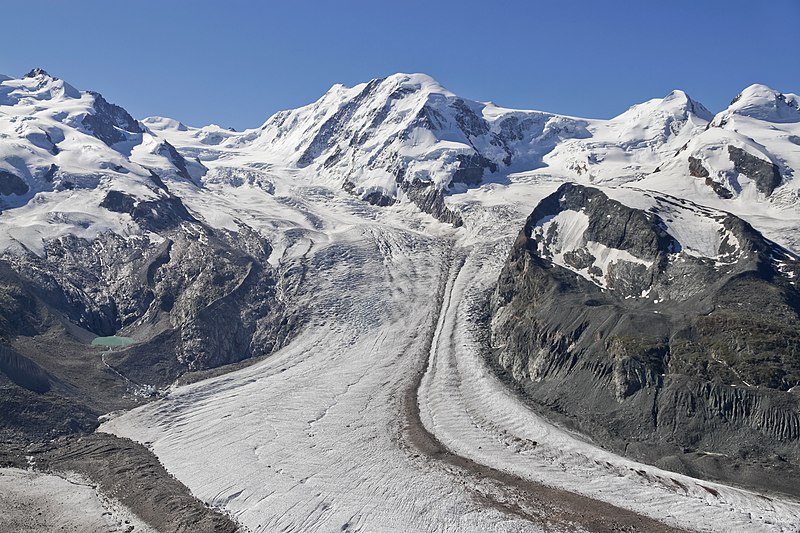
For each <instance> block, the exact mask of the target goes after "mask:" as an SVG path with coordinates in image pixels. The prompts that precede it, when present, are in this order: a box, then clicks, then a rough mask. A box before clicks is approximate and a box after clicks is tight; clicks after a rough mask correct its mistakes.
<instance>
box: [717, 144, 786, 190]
mask: <svg viewBox="0 0 800 533" xmlns="http://www.w3.org/2000/svg"><path fill="white" fill-rule="evenodd" d="M728 155H729V157H730V160H731V162H732V163H733V165H734V168H735V169H736V172H739V173H740V174H745V175H746V176H747V177H748V178H750V179H751V180H753V181H755V182H756V188H757V189H758V191H759V192H762V193H764V194H765V195H766V196H769V195H770V194H772V191H774V190H775V188H776V187H777V186H778V185H780V184H781V173H780V170H779V169H778V167H777V165H775V164H773V163H770V162H769V161H764V160H763V159H759V158H757V157H755V156H753V155H750V154H748V153H747V152H745V151H744V150H742V149H741V148H736V147H735V146H730V145H728Z"/></svg>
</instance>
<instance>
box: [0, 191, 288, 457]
mask: <svg viewBox="0 0 800 533" xmlns="http://www.w3.org/2000/svg"><path fill="white" fill-rule="evenodd" d="M103 206H104V207H105V208H107V209H111V210H113V211H117V212H124V213H128V214H130V215H131V217H132V219H133V220H134V222H136V223H137V224H139V225H140V226H141V227H142V228H144V229H148V230H150V231H151V232H154V233H156V234H157V235H158V237H154V238H156V239H161V241H160V242H154V241H151V238H149V237H145V236H133V237H127V238H126V237H121V236H118V235H116V234H114V233H107V234H104V235H101V236H99V237H98V238H96V239H95V240H86V239H82V238H79V237H76V236H72V235H68V236H63V237H60V238H58V239H54V240H51V241H47V242H46V243H45V250H44V255H43V256H37V255H34V254H32V253H31V254H27V255H19V254H17V255H11V254H9V255H5V256H3V257H2V258H0V441H8V440H11V441H17V440H19V441H23V442H32V441H36V440H42V439H49V438H53V437H55V436H58V435H66V434H70V433H76V432H86V431H92V430H93V429H94V428H95V427H96V426H97V423H98V422H97V416H99V415H100V414H103V413H107V412H109V411H113V410H117V409H125V408H130V407H133V406H135V405H136V404H138V403H140V402H142V401H146V400H147V398H148V396H149V395H151V394H154V391H155V390H156V389H158V388H160V387H164V386H167V385H169V384H171V383H173V382H174V381H175V380H176V379H178V378H179V377H180V376H182V375H183V374H186V373H187V372H195V371H202V370H206V369H213V368H217V367H220V366H223V365H227V364H232V363H238V362H241V361H244V360H246V359H249V358H252V357H258V356H262V355H267V354H269V353H271V352H272V351H274V350H276V349H278V348H280V347H281V346H283V345H284V344H285V343H286V342H287V340H288V339H289V338H291V335H292V333H293V332H294V331H295V329H296V327H297V326H298V323H299V322H300V321H301V320H302V315H301V314H299V313H297V312H294V311H290V310H289V308H288V307H287V305H289V304H288V303H287V302H288V301H289V300H290V298H289V297H288V295H289V294H291V293H292V291H293V290H296V286H297V284H298V283H299V281H300V279H301V278H302V276H303V275H304V272H303V271H302V269H300V270H298V269H294V270H292V269H290V270H289V271H288V272H278V271H276V270H275V269H274V268H273V267H272V266H271V265H270V264H269V262H268V259H269V256H270V254H271V253H272V247H271V246H270V245H269V243H268V242H266V241H265V240H264V239H263V238H261V237H260V236H259V235H258V234H257V233H256V232H255V231H253V230H251V229H249V228H247V227H246V226H243V227H241V228H240V230H239V231H238V232H237V233H231V232H228V231H225V230H214V231H212V230H211V229H210V228H208V227H207V226H205V225H204V224H203V223H202V222H200V221H198V220H197V219H195V218H194V217H193V216H192V215H191V214H190V213H189V212H188V211H187V210H186V208H185V207H184V206H183V204H182V202H181V201H180V199H179V198H177V197H173V196H169V197H165V198H161V199H158V200H153V201H139V200H136V199H134V198H132V197H130V196H128V195H126V194H124V193H120V192H117V191H111V192H109V194H108V195H107V197H106V199H105V200H104V202H103ZM279 293H281V294H283V295H285V296H286V297H285V298H278V294H279ZM221 321H224V327H220V324H221ZM115 334H119V335H123V336H129V337H132V338H133V339H134V340H135V343H134V344H132V345H130V346H127V347H124V348H115V349H114V350H112V351H110V350H109V349H107V348H103V347H95V346H91V345H90V342H91V340H92V339H93V338H94V337H96V336H109V335H115ZM123 376H124V377H123Z"/></svg>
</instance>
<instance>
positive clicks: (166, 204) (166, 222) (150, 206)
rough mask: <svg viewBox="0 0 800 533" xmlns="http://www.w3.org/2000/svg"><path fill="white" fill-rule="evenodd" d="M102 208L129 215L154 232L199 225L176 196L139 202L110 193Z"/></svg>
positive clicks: (115, 192)
mask: <svg viewBox="0 0 800 533" xmlns="http://www.w3.org/2000/svg"><path fill="white" fill-rule="evenodd" d="M162 185H163V182H162ZM100 206H101V207H105V208H106V209H108V210H109V211H114V212H116V213H127V214H129V215H130V216H131V217H132V218H133V220H135V221H136V222H137V223H139V225H140V226H141V227H142V228H144V229H147V230H150V231H154V232H159V231H163V230H167V229H172V228H175V227H176V226H178V225H180V223H181V222H193V223H197V220H196V219H195V218H194V217H193V216H192V215H191V214H190V213H189V211H187V210H186V207H185V206H184V205H183V202H181V200H180V199H179V198H176V197H174V196H168V197H166V198H161V199H158V200H145V201H139V200H136V199H134V198H133V197H132V196H129V195H127V194H125V193H123V192H120V191H109V192H108V194H107V195H106V197H105V198H104V199H103V201H102V202H101V203H100Z"/></svg>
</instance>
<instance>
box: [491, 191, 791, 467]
mask: <svg viewBox="0 0 800 533" xmlns="http://www.w3.org/2000/svg"><path fill="white" fill-rule="evenodd" d="M668 201H669V199H667V198H661V199H660V201H659V202H654V203H653V206H652V207H651V208H650V209H649V210H642V209H637V208H633V207H629V206H627V205H625V204H623V203H622V202H620V201H616V200H612V199H610V198H608V197H607V196H606V195H605V194H604V193H603V192H601V191H599V190H597V189H592V188H587V187H582V186H579V185H574V184H565V185H563V186H562V187H560V188H559V190H558V191H557V192H555V193H554V194H552V195H551V196H549V197H547V198H545V199H544V200H543V201H542V202H541V203H540V204H539V205H538V206H537V207H536V209H535V210H534V211H533V213H532V214H531V216H530V217H529V218H528V221H527V223H526V225H525V227H524V228H523V230H522V231H521V232H520V234H519V237H518V238H517V240H516V242H515V243H514V246H513V249H512V250H511V253H510V255H509V257H508V260H507V263H506V265H505V267H504V268H503V271H502V274H501V276H500V279H499V281H498V285H497V289H496V292H495V294H494V296H493V299H492V305H491V309H492V341H493V346H494V350H493V355H492V358H493V361H494V363H495V364H496V365H497V368H498V369H499V370H500V372H501V373H503V374H504V375H506V376H507V377H508V378H509V379H510V380H511V381H512V382H513V383H514V384H515V385H516V386H517V387H519V388H520V390H521V391H522V393H523V394H524V395H525V396H526V397H527V398H529V399H530V400H532V401H533V402H534V403H535V404H537V405H539V406H540V407H542V408H544V409H546V410H547V411H548V412H550V413H551V414H553V415H555V416H557V417H561V418H562V419H563V420H565V421H567V422H569V423H571V424H572V425H574V426H575V427H577V428H579V429H580V430H581V431H584V432H586V433H587V434H589V435H590V436H591V437H592V438H594V439H596V440H597V441H598V442H599V443H601V444H603V445H605V446H608V447H609V448H611V449H613V450H615V451H618V452H624V453H625V452H626V453H628V454H630V455H632V456H634V457H637V458H639V459H645V460H648V461H651V462H656V463H658V462H661V463H663V465H664V466H667V467H669V468H678V469H682V470H687V471H689V472H691V473H697V472H698V470H697V469H701V466H698V464H697V463H698V461H700V459H698V458H699V457H703V456H705V455H706V454H722V455H723V456H725V457H727V458H728V459H729V460H730V461H729V462H728V463H726V466H725V467H724V468H723V467H720V468H718V469H717V470H716V471H714V472H711V473H709V472H705V474H706V475H710V476H711V477H714V476H717V477H720V478H723V479H730V480H734V481H735V480H739V481H742V479H743V478H742V476H744V475H745V474H744V472H750V473H748V474H747V475H748V476H756V477H757V476H758V474H757V473H756V474H753V473H752V470H749V469H748V468H749V466H753V465H760V464H762V463H765V462H766V463H770V462H771V461H773V459H774V458H776V457H779V458H782V459H780V461H783V460H788V461H794V462H795V464H796V462H797V461H798V459H800V397H798V394H797V389H798V387H797V385H798V384H800V355H798V354H800V292H798V289H797V287H796V285H795V280H796V279H797V276H798V275H800V262H798V260H797V258H796V257H795V256H793V255H792V254H789V253H788V252H786V251H785V250H783V249H781V248H780V247H779V246H777V245H775V244H774V243H772V242H770V241H768V240H767V239H765V238H764V237H762V236H761V235H760V234H759V233H758V232H757V231H755V230H754V229H753V228H752V227H751V226H750V225H749V224H747V223H746V222H744V221H742V220H741V219H739V218H737V217H734V216H732V215H728V214H724V213H719V212H711V211H708V210H705V209H702V208H695V207H692V206H691V205H690V204H688V203H687V202H682V203H681V202H676V203H675V204H674V205H670V204H669V203H667V202H668ZM664 209H672V211H670V212H664V211H662V210H664ZM679 209H680V210H685V209H691V210H693V211H694V212H695V214H696V215H698V216H700V217H702V218H705V219H707V220H713V221H714V224H711V223H709V225H708V230H707V231H708V234H707V235H705V236H704V238H703V239H702V240H704V241H705V242H711V241H709V239H710V238H711V237H714V236H715V235H716V236H717V239H716V241H714V242H713V246H711V247H710V248H707V249H706V250H704V251H702V252H703V253H704V254H707V255H702V254H701V253H700V252H701V250H698V249H697V248H691V246H690V245H696V244H697V243H695V242H689V241H691V239H687V238H684V239H682V240H680V239H679V238H677V237H676V236H674V235H678V236H681V237H682V236H683V235H684V234H683V233H682V232H681V230H682V229H683V230H684V231H686V230H687V229H691V230H694V231H699V230H698V229H697V228H698V227H701V225H700V224H699V222H698V221H688V220H684V223H688V224H692V225H691V228H688V226H684V227H683V228H681V227H678V226H677V225H676V220H677V219H678V218H679V216H684V217H688V214H687V213H688V212H684V211H680V212H679V211H678V210H679ZM662 217H663V218H662ZM581 220H583V225H580V222H581ZM576 225H577V226H576ZM670 232H672V234H671V233H670ZM673 234H674V235H673ZM694 238H695V239H697V240H698V241H700V240H701V239H700V238H698V237H697V235H695V236H694ZM712 240H713V239H712ZM603 256H605V257H609V256H610V257H614V258H615V259H613V260H610V261H609V260H606V261H605V262H603V261H601V260H600V258H602V257H603ZM592 269H595V270H594V271H593V270H592ZM670 457H672V458H673V459H670V460H667V459H666V458H670ZM676 457H679V458H680V460H678V459H675V458H676ZM676 464H678V466H676ZM748 465H749V466H748ZM740 467H741V468H740ZM790 470H791V469H790ZM790 474H791V475H794V476H796V475H797V472H796V471H795V470H791V472H789V471H788V470H787V475H790ZM793 479H794V478H793ZM751 481H752V480H751Z"/></svg>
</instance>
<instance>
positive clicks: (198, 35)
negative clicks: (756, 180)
mask: <svg viewBox="0 0 800 533" xmlns="http://www.w3.org/2000/svg"><path fill="white" fill-rule="evenodd" d="M2 12H3V22H4V24H3V30H2V33H3V39H2V41H3V51H2V52H0V73H3V74H6V75H9V76H21V75H23V74H24V73H25V72H27V71H28V70H29V69H31V68H32V67H35V66H40V67H42V68H44V69H46V70H48V71H49V72H50V73H51V74H53V75H55V76H58V77H60V78H63V79H65V80H67V81H68V82H70V83H72V84H73V85H75V86H76V87H78V88H79V89H92V90H97V91H99V92H101V93H103V94H104V95H105V96H106V98H108V99H109V100H110V101H112V102H115V103H118V104H120V105H122V106H123V107H125V108H126V109H128V111H130V112H131V113H132V114H133V115H134V116H136V117H138V118H143V117H145V116H148V115H164V116H170V117H174V118H177V119H180V120H183V121H184V122H186V123H188V124H191V125H203V124H207V123H211V122H214V123H218V124H220V125H223V126H233V127H235V128H237V129H242V128H245V127H254V126H257V125H259V124H261V123H262V122H263V121H264V120H265V119H266V118H267V117H268V116H269V115H271V114H272V113H274V112H275V111H278V110H280V109H287V108H292V107H297V106H300V105H304V104H307V103H310V102H312V101H314V100H316V99H317V98H318V97H319V96H321V95H322V93H324V92H325V91H326V90H327V89H328V88H329V87H330V86H331V85H332V84H334V83H344V84H346V85H353V84H356V83H359V82H362V81H367V80H369V79H372V78H376V77H381V76H385V75H388V74H391V73H394V72H424V73H427V74H429V75H431V76H433V77H434V78H436V79H437V80H438V81H439V82H440V83H441V84H442V85H444V86H445V87H447V88H449V89H450V90H452V91H454V92H456V93H458V94H460V95H462V96H464V97H467V98H472V99H475V100H482V101H485V100H492V101H493V102H495V103H497V104H499V105H504V106H507V107H518V108H531V109H541V110H545V111H553V112H558V113H564V114H571V115H577V116H586V117H610V116H613V115H616V114H618V113H620V112H622V111H624V110H625V109H627V107H629V106H630V105H631V104H633V103H636V102H640V101H643V100H646V99H648V98H653V97H657V96H664V95H665V94H667V93H668V92H669V91H670V90H672V89H674V88H680V89H684V90H685V91H687V92H688V93H689V94H690V95H691V96H692V97H693V98H695V99H696V100H699V101H700V102H702V103H703V104H705V105H706V106H707V107H709V108H710V109H711V110H712V111H717V110H719V109H721V108H723V107H724V106H725V105H727V103H728V102H729V101H730V100H731V99H732V98H733V97H734V96H735V95H736V94H737V93H738V92H739V91H740V90H741V89H742V88H744V87H746V86H747V85H750V84H751V83H756V82H758V83H766V84H767V85H770V86H772V87H774V88H776V89H779V90H782V91H786V92H796V93H797V92H800V24H799V21H800V0H774V1H770V0H758V1H755V0H750V1H745V0H724V1H723V0H694V1H686V0H673V1H669V2H661V1H659V2H656V1H646V0H641V1H624V0H619V1H612V0H596V1H588V0H586V1H569V0H562V1H548V2H538V1H534V0H529V1H524V0H519V1H507V2H504V1H501V0H496V1H495V2H488V1H485V2H478V1H466V0H461V1H436V0H429V1H420V0H391V1H387V0H370V1H366V0H365V1H361V0H359V1H348V0H338V1H332V0H328V1H313V2H312V1H308V0H294V1H291V0H284V1H281V2H267V1H263V2H256V1H240V0H225V1H223V0H219V1H216V2H211V1H203V0H184V1H180V0H172V1H170V0H159V1H153V0H137V1H131V2H128V1H125V2H123V1H111V2H109V1H102V2H100V1H79V0H71V1H69V2H65V1H38V2H33V1H27V0H26V1H17V2H13V3H12V2H9V3H4V5H3V7H2Z"/></svg>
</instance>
